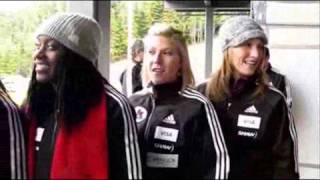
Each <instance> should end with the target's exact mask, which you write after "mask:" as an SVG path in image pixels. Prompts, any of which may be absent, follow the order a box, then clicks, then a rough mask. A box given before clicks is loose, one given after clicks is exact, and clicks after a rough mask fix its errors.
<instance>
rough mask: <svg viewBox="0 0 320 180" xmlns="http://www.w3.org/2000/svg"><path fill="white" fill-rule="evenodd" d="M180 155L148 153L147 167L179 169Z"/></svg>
mask: <svg viewBox="0 0 320 180" xmlns="http://www.w3.org/2000/svg"><path fill="white" fill-rule="evenodd" d="M178 161H179V155H178V154H160V153H152V152H148V153H147V166H148V167H153V168H177V167H178Z"/></svg>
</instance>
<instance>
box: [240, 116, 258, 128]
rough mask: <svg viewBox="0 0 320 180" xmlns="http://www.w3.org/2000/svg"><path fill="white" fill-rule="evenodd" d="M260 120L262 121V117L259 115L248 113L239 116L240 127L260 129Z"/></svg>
mask: <svg viewBox="0 0 320 180" xmlns="http://www.w3.org/2000/svg"><path fill="white" fill-rule="evenodd" d="M260 122H261V117H257V116H248V115H243V114H239V117H238V126H239V127H245V128H251V129H259V128H260Z"/></svg>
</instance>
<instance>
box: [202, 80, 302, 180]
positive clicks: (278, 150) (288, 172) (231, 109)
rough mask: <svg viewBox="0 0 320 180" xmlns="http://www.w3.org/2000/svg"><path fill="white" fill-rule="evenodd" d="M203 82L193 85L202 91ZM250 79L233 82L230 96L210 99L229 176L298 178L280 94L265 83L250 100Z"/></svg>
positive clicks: (287, 113) (294, 139) (292, 136)
mask: <svg viewBox="0 0 320 180" xmlns="http://www.w3.org/2000/svg"><path fill="white" fill-rule="evenodd" d="M206 86H207V84H206V83H203V84H200V85H199V86H198V87H197V89H198V90H199V91H200V92H202V93H203V94H205V89H206ZM255 88H256V84H255V81H254V79H251V80H248V81H243V80H240V81H238V82H237V84H236V85H234V86H233V88H230V91H231V94H232V95H231V97H229V98H227V99H225V100H223V101H221V102H213V101H212V103H213V105H214V107H215V108H216V111H217V114H218V117H219V120H220V124H221V126H222V129H223V133H224V137H225V140H226V144H227V148H228V150H229V154H230V173H229V175H230V176H229V178H230V179H262V178H263V179H264V178H265V179H293V178H298V177H299V174H298V157H297V156H298V151H297V134H296V130H295V126H294V121H293V118H292V114H291V113H290V111H289V110H288V106H287V104H286V102H285V97H284V95H283V94H282V93H281V92H280V91H279V90H277V89H275V88H273V87H271V86H270V87H269V88H268V89H267V90H266V92H265V95H264V96H263V97H262V98H261V99H255V100H254V101H252V98H250V97H251V95H252V93H253V91H254V90H255Z"/></svg>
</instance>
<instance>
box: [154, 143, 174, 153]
mask: <svg viewBox="0 0 320 180" xmlns="http://www.w3.org/2000/svg"><path fill="white" fill-rule="evenodd" d="M153 146H154V147H155V148H157V149H162V150H167V151H170V152H173V150H174V145H167V144H160V143H154V144H153Z"/></svg>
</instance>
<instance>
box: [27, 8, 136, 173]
mask: <svg viewBox="0 0 320 180" xmlns="http://www.w3.org/2000/svg"><path fill="white" fill-rule="evenodd" d="M35 38H36V43H35V45H36V48H35V50H34V53H33V63H34V67H33V72H32V77H31V81H30V86H29V89H28V96H27V101H26V103H25V106H24V107H26V108H27V110H26V111H27V113H28V117H29V118H30V121H29V128H28V136H29V139H28V148H29V149H28V150H29V152H28V172H29V178H40V179H49V178H50V179H51V178H53V179H55V178H60V179H67V178H75V179H78V178H85V179H109V178H110V179H140V178H141V177H142V176H141V173H142V172H141V166H140V155H139V147H138V143H137V134H136V126H135V123H134V116H135V114H134V112H132V110H133V109H132V107H131V106H130V105H129V103H128V101H127V99H126V98H125V97H124V96H123V95H121V94H120V93H119V92H117V91H116V90H115V89H114V88H113V87H112V86H111V85H110V84H109V83H108V82H107V81H106V80H105V79H104V78H103V77H102V76H101V74H100V73H99V72H98V71H97V69H96V68H95V67H94V65H95V64H97V59H98V55H99V45H100V42H101V39H102V31H101V28H100V26H99V24H98V23H97V22H96V21H95V20H94V19H92V18H90V17H87V16H84V15H81V14H74V13H62V14H56V15H54V16H52V17H50V18H49V19H47V20H45V21H44V22H43V23H42V24H41V25H40V27H39V28H38V29H37V31H36V34H35Z"/></svg>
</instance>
